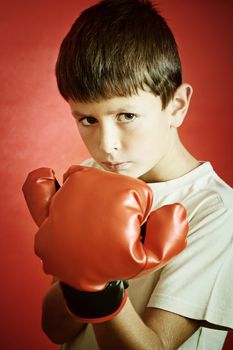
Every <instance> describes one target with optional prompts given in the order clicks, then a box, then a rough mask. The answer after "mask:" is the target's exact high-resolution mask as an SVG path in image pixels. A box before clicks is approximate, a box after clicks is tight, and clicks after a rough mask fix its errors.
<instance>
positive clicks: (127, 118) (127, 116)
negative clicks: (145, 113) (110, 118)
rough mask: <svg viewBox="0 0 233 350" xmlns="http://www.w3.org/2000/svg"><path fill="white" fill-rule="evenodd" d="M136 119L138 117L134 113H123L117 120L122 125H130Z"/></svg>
mask: <svg viewBox="0 0 233 350" xmlns="http://www.w3.org/2000/svg"><path fill="white" fill-rule="evenodd" d="M136 118H137V116H136V115H135V114H133V113H121V114H118V115H117V120H118V121H119V122H121V123H130V122H132V121H134V120H135V119H136Z"/></svg>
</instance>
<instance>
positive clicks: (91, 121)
mask: <svg viewBox="0 0 233 350" xmlns="http://www.w3.org/2000/svg"><path fill="white" fill-rule="evenodd" d="M96 122H97V120H96V118H94V117H83V118H81V119H79V123H80V124H82V125H84V126H90V125H93V124H95V123H96Z"/></svg>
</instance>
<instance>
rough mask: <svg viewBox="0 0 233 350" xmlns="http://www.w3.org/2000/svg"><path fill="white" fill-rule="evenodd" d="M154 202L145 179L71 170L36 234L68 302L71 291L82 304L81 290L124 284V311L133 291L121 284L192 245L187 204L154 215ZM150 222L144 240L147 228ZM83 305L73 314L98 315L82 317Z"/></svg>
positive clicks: (47, 269)
mask: <svg viewBox="0 0 233 350" xmlns="http://www.w3.org/2000/svg"><path fill="white" fill-rule="evenodd" d="M152 200H153V196H152V191H151V189H150V187H149V186H147V185H146V184H145V183H144V182H142V181H141V180H137V179H133V178H130V177H127V176H123V175H118V174H113V173H108V172H103V171H100V170H97V169H93V168H87V167H81V166H76V167H72V168H71V169H69V171H68V172H67V173H66V174H65V182H64V185H63V186H62V188H61V189H60V190H59V192H58V193H57V194H56V196H55V197H54V199H53V201H52V202H51V205H50V210H49V216H48V218H47V219H46V220H45V221H44V223H43V225H42V226H41V228H40V230H39V231H38V233H37V235H36V239H35V251H36V253H37V254H38V255H39V256H40V257H41V259H42V261H43V265H44V270H45V272H46V273H49V274H53V275H55V276H56V277H57V278H59V279H60V280H61V281H63V282H62V283H61V287H62V289H63V294H64V296H65V298H66V302H67V306H68V307H71V304H73V301H72V302H70V301H71V299H72V300H74V298H73V297H71V294H69V297H68V292H67V290H69V291H70V289H69V288H71V290H72V288H73V289H74V290H75V293H72V295H73V296H74V295H75V296H76V297H77V299H76V300H78V302H77V305H79V306H80V305H81V306H82V305H83V303H81V302H80V301H81V299H80V295H82V296H85V297H86V296H87V295H92V296H93V295H94V294H93V292H94V293H97V294H98V293H102V292H103V293H105V290H106V288H107V289H109V290H111V288H109V286H113V285H115V284H116V286H117V288H118V292H119V294H120V295H122V299H121V300H120V304H119V303H118V305H117V310H115V311H114V312H113V314H116V312H118V311H119V310H120V309H121V307H122V301H123V300H124V299H125V298H124V296H125V293H122V291H124V288H122V283H118V282H115V281H119V280H127V279H130V278H133V277H136V276H139V275H141V274H142V273H146V272H147V271H149V270H152V269H155V268H158V267H161V266H162V265H163V264H165V263H166V262H167V261H168V260H169V259H171V258H172V257H174V256H175V255H176V254H178V253H179V252H180V251H181V250H182V249H183V248H184V247H185V245H186V234H187V231H188V223H187V219H186V212H185V209H184V208H183V207H182V206H181V205H180V204H174V205H168V206H164V207H162V208H160V209H158V210H157V211H155V212H152V213H151V215H150V212H151V206H152ZM149 215H150V216H149ZM148 217H149V219H148ZM147 219H148V221H147ZM146 221H147V223H146ZM145 223H146V235H145V237H144V243H142V235H141V226H142V225H143V224H145ZM112 281H114V282H112ZM66 285H68V288H66ZM72 291H73V290H72ZM80 293H81V294H80ZM85 293H87V294H85ZM90 293H92V294H90ZM97 294H96V295H97ZM99 295H100V294H99ZM89 300H90V299H89ZM68 304H69V305H68ZM77 305H76V306H75V308H74V309H75V310H73V312H74V311H75V313H76V315H77V316H79V317H80V319H85V320H87V319H88V320H89V321H93V319H95V316H94V314H92V317H90V314H85V313H84V314H83V313H82V316H80V313H81V311H80V310H77ZM87 305H88V303H87ZM84 309H85V308H84ZM92 311H93V308H92ZM100 311H101V310H100ZM108 311H109V310H108ZM93 312H94V311H93ZM94 313H95V312H94ZM110 315H112V313H111V312H110ZM86 316H87V317H86ZM106 317H107V318H108V317H109V315H107V316H105V315H101V314H100V315H99V317H98V318H97V319H99V321H101V322H102V321H103V320H105V319H106ZM110 317H111V316H110Z"/></svg>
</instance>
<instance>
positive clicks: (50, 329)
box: [42, 281, 85, 344]
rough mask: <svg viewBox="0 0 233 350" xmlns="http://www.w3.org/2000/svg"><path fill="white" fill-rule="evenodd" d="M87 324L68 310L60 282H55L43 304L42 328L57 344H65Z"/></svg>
mask: <svg viewBox="0 0 233 350" xmlns="http://www.w3.org/2000/svg"><path fill="white" fill-rule="evenodd" d="M84 327H85V324H83V323H81V322H79V321H77V320H76V319H74V318H73V317H72V316H71V315H70V313H69V312H68V311H67V309H66V307H65V304H64V299H63V295H62V292H61V289H60V287H59V283H58V281H57V282H54V283H53V284H52V286H51V287H50V289H49V290H48V292H47V293H46V295H45V298H44V300H43V305H42V329H43V331H44V332H45V334H46V335H47V336H48V337H49V338H50V339H51V340H52V341H53V342H54V343H56V344H63V343H65V342H67V341H70V340H71V339H72V338H74V337H75V336H77V335H78V334H79V333H80V332H81V331H82V330H83V328H84Z"/></svg>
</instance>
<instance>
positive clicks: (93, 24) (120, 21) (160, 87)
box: [56, 0, 182, 108]
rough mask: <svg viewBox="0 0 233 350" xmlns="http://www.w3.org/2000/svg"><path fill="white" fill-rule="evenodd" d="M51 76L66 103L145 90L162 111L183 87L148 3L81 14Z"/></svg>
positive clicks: (173, 50)
mask: <svg viewBox="0 0 233 350" xmlns="http://www.w3.org/2000/svg"><path fill="white" fill-rule="evenodd" d="M56 77H57V84H58V88H59V91H60V93H61V95H62V96H63V97H64V98H65V99H66V100H68V99H72V100H74V101H81V102H90V101H98V100H99V99H101V98H111V97H114V96H130V95H132V94H135V93H137V92H138V89H143V90H145V89H146V88H147V89H148V88H149V89H150V91H151V92H152V93H154V94H155V95H156V96H160V98H161V101H162V105H163V108H165V107H166V105H167V104H168V102H169V101H170V99H171V98H172V97H173V95H174V93H175V90H176V89H177V87H178V86H179V85H180V84H181V82H182V73H181V63H180V58H179V54H178V49H177V45H176V42H175V39H174V36H173V34H172V32H171V30H170V29H169V27H168V25H167V24H166V22H165V20H164V19H163V17H161V16H160V14H159V13H158V11H157V10H156V9H155V7H154V6H153V4H152V2H151V1H150V0H103V1H100V2H99V3H97V4H96V5H94V6H92V7H90V8H87V9H86V10H85V11H83V12H82V13H81V15H80V16H79V17H78V18H77V20H76V21H75V23H74V24H73V26H72V27H71V29H70V31H69V32H68V34H67V35H66V37H65V38H64V40H63V42H62V44H61V47H60V52H59V55H58V59H57V63H56Z"/></svg>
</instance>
